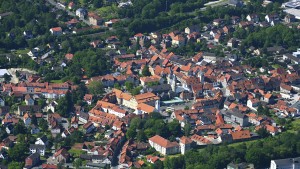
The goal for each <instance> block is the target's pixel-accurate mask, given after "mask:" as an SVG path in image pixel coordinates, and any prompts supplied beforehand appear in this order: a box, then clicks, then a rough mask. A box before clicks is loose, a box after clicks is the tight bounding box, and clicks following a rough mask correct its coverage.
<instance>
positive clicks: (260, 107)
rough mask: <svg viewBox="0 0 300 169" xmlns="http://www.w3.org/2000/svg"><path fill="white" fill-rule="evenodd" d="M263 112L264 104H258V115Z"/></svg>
mask: <svg viewBox="0 0 300 169" xmlns="http://www.w3.org/2000/svg"><path fill="white" fill-rule="evenodd" d="M263 112H264V108H263V106H262V105H261V104H260V105H259V106H258V108H257V112H256V113H257V114H258V115H260V114H263Z"/></svg>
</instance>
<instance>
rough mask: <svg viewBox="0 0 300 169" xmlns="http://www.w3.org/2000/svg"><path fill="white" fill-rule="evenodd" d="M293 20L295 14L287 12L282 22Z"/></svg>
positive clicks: (294, 19)
mask: <svg viewBox="0 0 300 169" xmlns="http://www.w3.org/2000/svg"><path fill="white" fill-rule="evenodd" d="M295 21H296V17H295V15H291V14H287V15H286V16H285V17H284V22H286V23H292V22H295Z"/></svg>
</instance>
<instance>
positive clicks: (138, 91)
mask: <svg viewBox="0 0 300 169" xmlns="http://www.w3.org/2000/svg"><path fill="white" fill-rule="evenodd" d="M141 90H142V87H141V86H138V87H136V88H134V89H132V90H131V94H132V95H134V96H135V95H138V94H140V93H141Z"/></svg>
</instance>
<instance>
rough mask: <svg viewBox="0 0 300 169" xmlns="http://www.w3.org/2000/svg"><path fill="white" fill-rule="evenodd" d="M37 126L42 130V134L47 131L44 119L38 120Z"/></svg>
mask: <svg viewBox="0 0 300 169" xmlns="http://www.w3.org/2000/svg"><path fill="white" fill-rule="evenodd" d="M39 126H40V127H41V129H42V130H43V132H45V131H47V130H48V123H47V121H46V120H45V119H43V118H42V119H39Z"/></svg>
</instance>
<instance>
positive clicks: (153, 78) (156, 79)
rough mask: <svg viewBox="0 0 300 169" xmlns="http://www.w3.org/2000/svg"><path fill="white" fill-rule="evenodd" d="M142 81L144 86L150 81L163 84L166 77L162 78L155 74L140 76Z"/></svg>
mask: <svg viewBox="0 0 300 169" xmlns="http://www.w3.org/2000/svg"><path fill="white" fill-rule="evenodd" d="M140 81H141V85H142V86H145V85H147V84H148V83H153V82H158V83H159V84H162V83H163V81H164V79H163V78H161V77H160V76H158V75H153V76H145V77H141V78H140Z"/></svg>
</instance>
